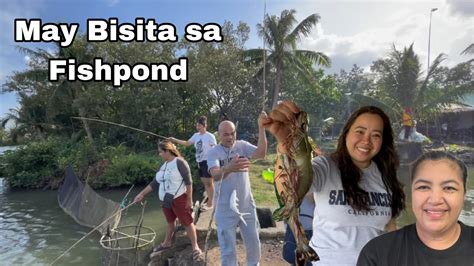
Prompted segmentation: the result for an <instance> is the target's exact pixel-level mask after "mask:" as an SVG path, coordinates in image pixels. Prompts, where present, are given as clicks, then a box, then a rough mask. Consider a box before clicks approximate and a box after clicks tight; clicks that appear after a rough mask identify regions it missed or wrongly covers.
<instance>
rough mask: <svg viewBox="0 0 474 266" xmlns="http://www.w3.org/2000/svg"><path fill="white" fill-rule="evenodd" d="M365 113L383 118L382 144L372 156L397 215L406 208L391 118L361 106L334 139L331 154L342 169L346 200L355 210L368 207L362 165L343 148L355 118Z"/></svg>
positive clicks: (393, 213)
mask: <svg viewBox="0 0 474 266" xmlns="http://www.w3.org/2000/svg"><path fill="white" fill-rule="evenodd" d="M365 113H370V114H375V115H378V116H380V118H382V121H383V135H382V146H381V147H380V151H379V152H378V153H377V154H376V155H375V156H374V158H372V160H373V161H374V162H375V164H376V165H377V167H378V169H379V171H380V173H381V175H382V181H383V183H384V184H385V188H386V189H387V192H388V193H389V194H390V196H391V199H390V207H391V209H392V217H397V216H398V215H400V212H401V211H402V210H403V209H404V208H405V193H404V192H403V185H402V184H401V182H400V181H399V180H398V177H397V167H398V165H399V160H398V154H397V152H396V150H395V144H394V140H393V130H392V127H391V125H390V119H389V118H388V116H387V115H386V114H385V113H384V112H383V111H382V110H381V109H379V108H377V107H375V106H364V107H361V108H359V109H358V110H357V111H355V112H354V113H352V115H351V116H350V117H349V120H347V122H346V124H345V126H344V128H343V130H342V134H341V136H340V137H339V140H338V143H337V149H336V151H335V152H334V153H333V154H332V155H331V158H333V160H334V161H335V162H336V164H337V166H338V167H339V171H340V172H341V182H342V187H343V188H344V192H345V195H346V199H347V201H348V203H349V204H350V205H351V207H352V208H353V209H355V210H370V207H369V201H368V193H367V191H365V190H363V189H362V188H360V186H359V183H360V180H361V177H362V176H361V169H359V167H357V166H356V165H355V164H354V162H353V161H352V159H351V156H350V155H349V151H348V150H347V148H346V137H347V134H348V133H349V129H350V128H351V126H352V125H353V124H354V122H355V120H356V119H357V118H358V117H359V116H360V115H362V114H365Z"/></svg>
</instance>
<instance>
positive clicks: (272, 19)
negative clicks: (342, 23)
mask: <svg viewBox="0 0 474 266" xmlns="http://www.w3.org/2000/svg"><path fill="white" fill-rule="evenodd" d="M295 13H296V11H295V10H293V9H292V10H283V11H282V12H281V15H280V17H277V16H275V15H273V16H269V15H266V16H265V20H264V23H263V25H261V24H258V25H257V29H258V34H259V36H260V37H263V40H264V42H265V43H266V44H267V45H268V47H269V49H268V50H267V51H265V53H267V52H268V54H269V56H268V58H267V59H266V60H268V64H269V66H271V67H273V68H274V70H275V75H276V76H275V84H274V90H273V95H272V106H275V105H276V103H277V101H278V96H279V93H280V91H281V86H282V84H283V82H282V77H283V73H284V69H285V67H288V66H291V67H293V68H296V69H297V70H298V72H299V73H300V74H303V75H305V76H306V77H307V78H308V79H309V80H310V81H312V79H311V77H310V76H309V72H308V71H307V68H306V66H305V64H304V63H303V62H302V61H301V58H307V59H309V60H310V61H311V62H312V63H314V64H318V65H322V66H329V65H330V60H329V57H328V56H326V55H325V54H323V53H321V52H314V51H310V50H297V49H296V43H297V41H298V40H300V39H301V37H302V36H305V37H306V36H308V35H309V34H310V32H311V29H312V28H313V26H315V25H316V24H317V23H318V21H319V19H320V16H319V15H318V14H312V15H310V16H308V17H307V18H305V19H304V20H303V21H301V22H300V23H299V24H298V25H296V27H293V26H294V25H295V24H296V23H297V21H296V19H295ZM246 53H247V55H248V56H249V57H250V59H251V60H253V61H255V62H257V63H259V62H262V61H263V56H264V55H263V54H264V50H263V49H250V50H247V52H246Z"/></svg>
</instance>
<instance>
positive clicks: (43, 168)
mask: <svg viewBox="0 0 474 266" xmlns="http://www.w3.org/2000/svg"><path fill="white" fill-rule="evenodd" d="M60 147H61V142H60V140H59V139H56V138H48V139H47V140H45V141H39V142H32V143H30V144H29V145H25V146H22V147H20V148H18V149H16V150H15V151H7V152H6V153H5V154H4V155H3V156H2V157H1V162H0V163H1V164H2V165H4V167H3V168H2V176H4V177H5V180H6V182H7V184H8V185H9V186H10V187H12V188H19V187H22V188H39V187H43V186H45V185H46V184H48V181H49V180H50V179H51V178H52V177H54V176H55V175H57V174H58V170H59V165H58V161H57V160H56V159H57V158H58V154H59V151H60Z"/></svg>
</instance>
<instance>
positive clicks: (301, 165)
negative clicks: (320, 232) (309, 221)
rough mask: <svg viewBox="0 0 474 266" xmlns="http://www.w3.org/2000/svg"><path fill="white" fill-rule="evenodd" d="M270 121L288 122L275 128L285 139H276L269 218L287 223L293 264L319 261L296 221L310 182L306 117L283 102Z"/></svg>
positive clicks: (296, 107) (298, 222) (309, 147)
mask: <svg viewBox="0 0 474 266" xmlns="http://www.w3.org/2000/svg"><path fill="white" fill-rule="evenodd" d="M270 118H271V119H272V121H274V123H281V122H278V121H286V122H287V121H289V123H288V124H285V125H284V126H282V125H279V129H280V130H284V131H285V132H284V133H283V135H285V136H286V137H285V138H284V139H280V140H278V138H277V140H278V142H279V143H278V148H277V158H276V163H275V178H274V186H275V190H276V194H277V199H278V202H279V204H280V208H279V209H277V210H275V212H274V213H273V218H274V219H275V220H277V221H281V220H284V221H286V222H287V224H288V226H289V227H290V229H291V231H292V232H293V235H294V236H295V240H296V251H295V253H296V256H295V261H296V264H297V265H304V264H305V263H306V261H308V260H310V261H317V260H319V256H318V255H317V254H316V252H315V251H314V250H313V249H312V248H311V247H310V246H309V241H308V239H307V237H306V235H305V233H304V230H303V227H302V225H301V223H300V221H299V207H300V205H301V202H302V201H303V198H304V197H305V195H306V194H307V193H308V191H309V189H310V187H311V184H312V180H313V169H312V166H311V158H312V152H313V148H312V146H311V144H310V141H309V137H308V116H307V114H306V112H303V111H301V110H300V109H299V108H298V106H296V105H295V104H294V103H293V102H290V101H283V102H281V103H279V104H278V106H277V108H274V109H273V110H272V112H271V114H270ZM273 133H274V132H273ZM280 135H281V132H280Z"/></svg>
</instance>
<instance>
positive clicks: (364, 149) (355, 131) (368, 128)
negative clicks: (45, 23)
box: [346, 113, 383, 169]
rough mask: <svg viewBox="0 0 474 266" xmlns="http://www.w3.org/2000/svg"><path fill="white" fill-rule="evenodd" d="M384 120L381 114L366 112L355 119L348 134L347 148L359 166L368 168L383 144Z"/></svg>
mask: <svg viewBox="0 0 474 266" xmlns="http://www.w3.org/2000/svg"><path fill="white" fill-rule="evenodd" d="M382 136H383V120H382V118H381V117H380V116H379V115H376V114H371V113H364V114H361V115H360V116H359V117H357V119H356V120H355V121H354V123H353V124H352V126H351V127H350V129H349V131H348V133H347V135H346V149H347V151H348V153H349V155H350V157H351V159H352V161H353V162H354V164H355V165H357V166H358V167H359V168H361V169H363V168H367V167H369V165H370V162H371V160H372V158H373V157H374V156H375V155H377V153H378V152H379V151H380V147H381V146H382Z"/></svg>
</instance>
